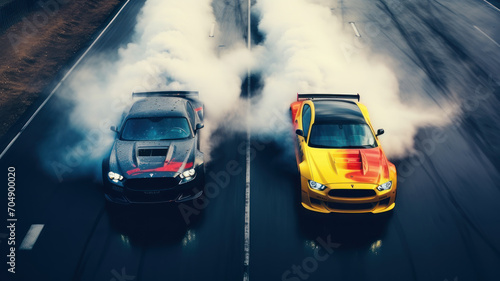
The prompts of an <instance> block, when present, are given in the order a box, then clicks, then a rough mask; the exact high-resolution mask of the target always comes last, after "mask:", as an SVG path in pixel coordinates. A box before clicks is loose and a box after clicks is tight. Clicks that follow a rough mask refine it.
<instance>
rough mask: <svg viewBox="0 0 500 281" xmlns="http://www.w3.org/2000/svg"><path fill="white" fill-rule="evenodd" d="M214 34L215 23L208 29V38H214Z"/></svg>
mask: <svg viewBox="0 0 500 281" xmlns="http://www.w3.org/2000/svg"><path fill="white" fill-rule="evenodd" d="M214 33H215V22H213V23H212V26H211V27H210V34H209V35H208V37H214Z"/></svg>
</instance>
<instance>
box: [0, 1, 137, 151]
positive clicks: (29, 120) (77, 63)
mask: <svg viewBox="0 0 500 281" xmlns="http://www.w3.org/2000/svg"><path fill="white" fill-rule="evenodd" d="M129 2H130V0H127V2H125V4H123V6H122V7H121V8H120V10H119V11H118V13H116V15H115V16H114V17H113V18H112V19H111V21H110V22H109V23H108V25H106V27H105V28H104V29H103V31H101V33H99V36H97V38H96V39H95V40H94V42H92V44H91V45H90V46H89V47H88V48H87V50H85V52H84V53H83V54H82V55H81V56H80V58H78V60H77V61H76V62H75V64H73V66H72V67H71V68H70V69H69V70H68V72H66V74H65V75H64V77H63V78H62V79H61V81H59V83H57V85H56V87H55V88H54V89H53V90H52V92H50V94H49V95H48V96H47V98H46V99H45V100H44V101H43V102H42V104H41V105H40V106H39V107H38V108H37V109H36V111H35V112H34V113H33V115H31V117H30V119H28V121H27V122H26V123H25V124H24V126H23V127H22V128H21V131H19V132H18V133H17V134H16V135H15V136H14V138H13V139H12V140H11V141H10V142H9V144H8V145H7V147H5V149H4V150H3V151H2V154H0V159H2V157H3V156H4V155H5V153H7V151H8V150H9V149H10V147H11V146H12V145H13V144H14V142H15V141H16V140H17V139H18V138H19V136H20V135H21V134H22V132H23V131H24V129H26V127H28V125H29V124H30V123H31V121H33V119H34V118H35V116H36V115H37V114H38V112H40V110H41V109H42V108H43V107H44V106H45V104H46V103H47V102H48V101H49V99H50V98H51V97H52V96H53V95H54V93H55V92H56V91H57V89H59V87H60V86H61V84H62V83H63V82H64V81H65V80H66V78H68V76H69V75H70V74H71V72H73V70H74V69H75V68H76V67H77V66H78V65H79V64H80V62H81V61H82V60H83V58H84V57H85V56H86V55H87V53H88V52H89V51H90V50H91V49H92V47H94V45H95V43H96V42H97V41H98V40H99V39H100V38H101V36H102V35H103V34H104V32H106V30H108V28H109V27H110V26H111V24H112V23H113V22H114V21H115V19H116V18H117V17H118V15H119V14H120V13H121V11H122V10H123V8H125V6H127V4H128V3H129Z"/></svg>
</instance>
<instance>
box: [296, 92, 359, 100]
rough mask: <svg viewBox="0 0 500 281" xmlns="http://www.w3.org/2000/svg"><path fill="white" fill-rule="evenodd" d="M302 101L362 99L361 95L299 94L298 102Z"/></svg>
mask: <svg viewBox="0 0 500 281" xmlns="http://www.w3.org/2000/svg"><path fill="white" fill-rule="evenodd" d="M301 99H357V100H358V101H359V100H360V99H361V97H360V96H359V94H298V93H297V101H299V100H301Z"/></svg>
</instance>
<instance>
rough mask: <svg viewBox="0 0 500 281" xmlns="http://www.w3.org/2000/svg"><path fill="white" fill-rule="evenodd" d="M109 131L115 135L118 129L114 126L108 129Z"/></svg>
mask: <svg viewBox="0 0 500 281" xmlns="http://www.w3.org/2000/svg"><path fill="white" fill-rule="evenodd" d="M109 129H110V130H111V131H113V132H115V133H118V129H117V128H116V127H115V126H111V127H109Z"/></svg>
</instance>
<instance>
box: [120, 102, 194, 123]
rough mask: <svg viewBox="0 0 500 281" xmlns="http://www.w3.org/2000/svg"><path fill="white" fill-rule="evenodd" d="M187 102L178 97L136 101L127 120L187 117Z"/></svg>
mask: <svg viewBox="0 0 500 281" xmlns="http://www.w3.org/2000/svg"><path fill="white" fill-rule="evenodd" d="M187 103H188V100H186V99H183V98H178V97H149V98H145V99H142V100H139V101H136V102H135V103H134V104H133V105H132V108H131V109H130V111H129V113H128V114H127V119H128V118H145V117H167V116H168V117H187V116H188V114H187Z"/></svg>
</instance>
